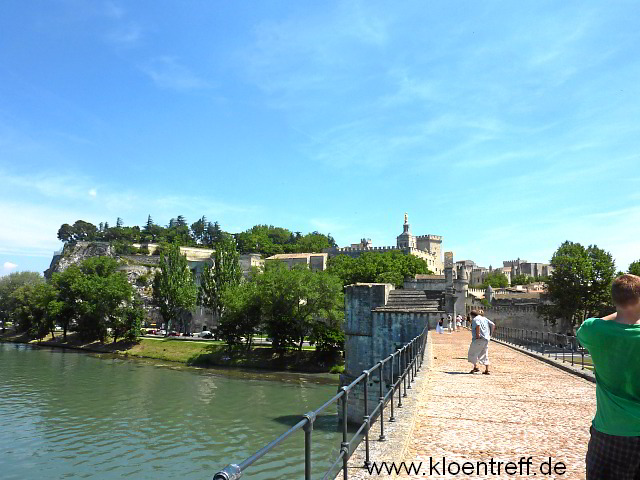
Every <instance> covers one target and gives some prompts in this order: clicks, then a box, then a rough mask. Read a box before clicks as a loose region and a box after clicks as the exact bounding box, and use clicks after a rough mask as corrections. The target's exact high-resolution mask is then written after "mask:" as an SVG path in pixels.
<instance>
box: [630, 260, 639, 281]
mask: <svg viewBox="0 0 640 480" xmlns="http://www.w3.org/2000/svg"><path fill="white" fill-rule="evenodd" d="M628 273H630V274H632V275H638V276H639V277H640V260H636V261H635V262H632V263H631V265H629V270H628Z"/></svg>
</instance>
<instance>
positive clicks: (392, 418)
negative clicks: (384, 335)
mask: <svg viewBox="0 0 640 480" xmlns="http://www.w3.org/2000/svg"><path fill="white" fill-rule="evenodd" d="M395 359H396V354H395V353H392V354H391V363H390V367H391V368H390V369H389V371H390V372H391V399H390V400H391V402H390V403H391V416H390V417H389V421H390V422H395V421H396V417H395V415H394V412H393V394H394V393H395V391H396V384H395V382H394V381H393V364H394V363H395V362H394V360H395Z"/></svg>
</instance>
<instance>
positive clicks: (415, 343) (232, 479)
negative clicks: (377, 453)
mask: <svg viewBox="0 0 640 480" xmlns="http://www.w3.org/2000/svg"><path fill="white" fill-rule="evenodd" d="M427 334H428V326H426V327H425V328H424V330H423V331H422V333H420V335H418V336H417V337H414V338H413V339H412V340H411V341H410V342H408V343H407V344H406V345H404V346H402V347H401V348H398V349H397V350H396V351H395V352H394V353H392V354H391V355H389V356H387V357H385V358H383V359H382V360H380V361H378V363H376V364H375V365H374V366H372V367H371V368H369V369H368V370H364V371H363V372H362V373H361V374H360V376H359V377H357V378H356V379H355V380H353V381H352V382H351V383H350V384H349V385H346V386H343V387H341V388H340V391H339V392H338V393H337V394H336V395H334V396H333V397H332V398H331V399H329V400H327V401H326V402H325V403H324V404H323V405H322V406H320V407H319V408H317V409H316V410H313V411H311V412H308V413H306V414H304V415H302V418H301V419H300V421H299V422H298V423H296V424H295V425H294V426H293V427H291V428H290V429H289V430H287V431H286V432H284V433H283V434H282V435H280V436H279V437H278V438H276V439H275V440H273V441H272V442H270V443H269V444H267V445H265V446H264V447H262V448H261V449H260V450H258V451H257V452H256V453H254V454H253V455H251V456H250V457H249V458H247V459H245V460H243V461H242V462H240V463H238V464H230V465H227V466H226V467H225V468H223V469H222V470H220V471H219V472H218V473H216V474H215V475H214V476H213V480H238V479H239V478H241V477H242V474H243V472H244V471H245V470H246V469H247V468H248V467H250V466H251V465H253V464H254V463H255V462H257V461H258V460H259V459H260V458H262V457H263V456H264V455H266V454H267V453H269V452H270V451H271V450H273V449H274V448H275V447H277V446H278V445H280V444H281V443H282V442H283V441H284V440H286V439H287V438H289V437H290V436H291V435H293V434H294V433H296V432H297V431H299V430H304V478H305V480H311V445H312V435H313V422H314V421H315V420H316V417H317V416H318V414H320V413H322V412H323V411H324V410H326V409H327V408H328V407H330V406H331V405H333V404H334V403H337V402H340V407H341V409H342V410H341V411H342V442H341V443H340V454H339V455H338V457H337V458H336V460H335V461H334V462H333V464H332V465H331V467H330V468H329V469H328V470H327V471H326V473H325V474H324V477H323V480H327V479H329V478H333V477H331V476H330V475H331V472H332V471H333V470H334V469H335V468H336V467H337V466H338V465H339V464H340V462H342V467H341V469H342V472H343V479H344V480H347V479H348V471H347V462H348V460H349V457H350V456H351V454H352V453H353V452H354V451H355V449H356V448H357V447H358V445H359V444H360V442H357V441H354V440H355V439H357V438H358V436H359V435H360V434H364V442H365V460H364V466H365V467H368V466H370V465H371V461H370V458H369V430H370V428H371V425H372V423H373V422H374V421H375V420H376V419H378V420H379V421H380V436H379V438H378V440H380V441H384V440H386V437H385V434H384V410H385V406H387V405H389V406H390V415H389V419H388V421H389V422H394V421H395V416H394V396H397V402H398V404H397V407H402V398H403V397H406V396H407V390H411V384H412V383H413V382H414V381H415V376H416V375H417V374H418V372H419V371H420V368H421V367H422V363H423V362H424V352H425V345H426V341H427ZM387 365H388V367H387V368H386V366H387ZM376 371H377V375H376V376H377V377H378V379H379V384H380V385H379V387H380V391H379V393H380V395H379V400H378V403H377V405H376V407H375V408H374V409H373V410H372V411H371V412H369V403H370V402H369V400H368V399H369V379H370V377H371V376H372V375H373V374H374V373H375V372H376ZM385 371H386V373H388V374H389V376H388V378H389V379H390V380H391V383H390V384H389V385H386V386H385V381H384V377H385ZM363 382H364V398H363V407H364V408H363V411H364V416H363V422H362V424H360V427H359V428H358V430H356V432H355V433H353V435H352V436H351V438H350V439H349V435H348V433H349V432H348V430H347V427H348V423H349V422H348V421H347V420H348V418H349V416H348V413H349V412H348V409H349V402H348V399H349V392H351V391H352V390H353V389H354V388H356V386H358V385H359V384H360V383H363ZM403 389H404V391H403ZM385 390H386V391H385Z"/></svg>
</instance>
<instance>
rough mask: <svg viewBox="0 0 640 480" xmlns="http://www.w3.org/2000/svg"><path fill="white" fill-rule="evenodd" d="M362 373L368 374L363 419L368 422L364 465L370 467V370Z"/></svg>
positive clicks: (365, 432)
mask: <svg viewBox="0 0 640 480" xmlns="http://www.w3.org/2000/svg"><path fill="white" fill-rule="evenodd" d="M362 373H364V374H365V375H366V377H365V379H364V417H363V420H364V422H365V423H366V424H367V426H366V427H365V429H364V450H365V457H364V466H365V467H368V466H370V465H371V462H370V461H369V427H370V426H371V424H370V418H369V371H368V370H364V371H363V372H362Z"/></svg>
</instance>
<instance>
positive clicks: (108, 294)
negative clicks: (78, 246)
mask: <svg viewBox="0 0 640 480" xmlns="http://www.w3.org/2000/svg"><path fill="white" fill-rule="evenodd" d="M80 271H81V273H82V274H81V275H80V276H78V277H77V278H75V282H74V285H73V290H74V292H75V295H76V298H77V301H76V305H77V308H78V333H79V334H80V336H81V338H83V339H85V340H87V341H90V340H100V341H102V342H104V341H105V340H106V338H107V329H108V328H111V325H112V324H113V322H114V318H115V317H118V316H119V315H121V309H123V308H128V307H132V306H134V305H135V301H136V299H135V296H134V290H133V287H132V286H131V284H130V283H129V282H128V280H127V277H126V275H125V274H124V272H121V271H118V262H117V261H116V260H115V259H113V258H111V257H91V258H88V259H86V260H84V261H83V262H82V263H81V264H80Z"/></svg>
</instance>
